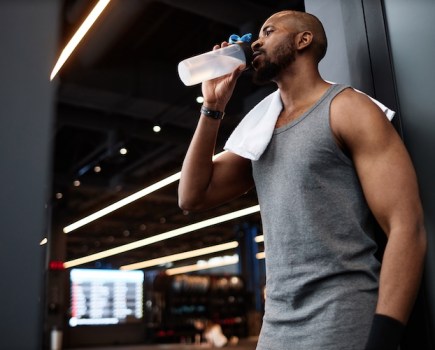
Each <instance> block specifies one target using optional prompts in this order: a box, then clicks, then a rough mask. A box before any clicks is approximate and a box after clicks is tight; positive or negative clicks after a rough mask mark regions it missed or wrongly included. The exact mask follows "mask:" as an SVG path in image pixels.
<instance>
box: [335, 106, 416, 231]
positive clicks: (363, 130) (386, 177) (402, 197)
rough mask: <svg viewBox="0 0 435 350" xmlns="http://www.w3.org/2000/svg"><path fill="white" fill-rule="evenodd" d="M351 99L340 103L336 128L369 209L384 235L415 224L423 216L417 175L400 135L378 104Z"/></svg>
mask: <svg viewBox="0 0 435 350" xmlns="http://www.w3.org/2000/svg"><path fill="white" fill-rule="evenodd" d="M353 102H354V103H353V106H352V108H347V107H346V104H344V106H341V107H343V114H341V115H340V112H339V113H338V114H339V117H338V119H339V120H340V123H341V125H340V126H339V127H338V130H339V133H340V138H341V140H342V141H343V143H344V145H345V147H346V148H347V150H348V152H349V153H350V155H351V157H352V160H353V162H354V165H355V169H356V172H357V174H358V177H359V179H360V182H361V186H362V189H363V192H364V195H365V198H366V200H367V203H368V205H369V207H370V209H371V211H372V212H373V214H374V215H375V217H376V219H377V220H378V222H379V224H380V225H381V227H382V228H383V230H384V232H385V233H386V234H387V235H388V234H389V232H391V230H392V227H397V226H398V225H400V226H412V225H416V224H417V223H418V222H419V221H421V216H422V210H421V205H420V199H419V193H418V185H417V179H416V175H415V171H414V167H413V165H412V162H411V159H410V157H409V154H408V152H407V150H406V148H405V146H404V144H403V142H402V140H401V138H400V136H399V135H398V134H397V132H396V131H395V129H394V128H393V126H392V125H391V123H390V122H389V121H388V120H387V119H386V118H385V116H384V114H383V113H382V112H381V111H380V110H379V109H378V108H377V106H374V105H372V103H371V102H367V101H365V100H364V99H361V100H360V99H358V98H357V101H353ZM355 104H356V106H355ZM350 113H352V114H351V115H350Z"/></svg>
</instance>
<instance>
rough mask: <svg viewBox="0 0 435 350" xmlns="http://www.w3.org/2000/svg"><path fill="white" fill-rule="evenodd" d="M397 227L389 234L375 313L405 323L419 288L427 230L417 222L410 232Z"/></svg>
mask: <svg viewBox="0 0 435 350" xmlns="http://www.w3.org/2000/svg"><path fill="white" fill-rule="evenodd" d="M399 230H400V229H399ZM399 230H397V231H396V232H394V231H391V232H390V234H389V239H388V243H387V246H386V249H385V253H384V257H383V261H382V268H381V275H380V283H379V298H378V304H377V308H376V313H378V314H381V315H386V316H390V317H392V318H394V319H396V320H398V321H400V322H401V323H402V324H406V323H407V321H408V318H409V315H410V313H411V310H412V308H413V305H414V301H415V298H416V295H417V293H418V289H419V287H420V280H421V275H422V271H423V265H424V257H425V253H426V233H425V230H424V227H423V226H422V225H417V227H416V228H415V229H414V233H413V234H409V232H406V233H405V232H400V231H399Z"/></svg>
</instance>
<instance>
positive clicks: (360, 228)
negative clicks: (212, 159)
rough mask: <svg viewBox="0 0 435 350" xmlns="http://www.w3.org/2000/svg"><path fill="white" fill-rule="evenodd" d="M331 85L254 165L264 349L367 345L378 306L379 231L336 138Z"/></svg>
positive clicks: (352, 349) (335, 90)
mask: <svg viewBox="0 0 435 350" xmlns="http://www.w3.org/2000/svg"><path fill="white" fill-rule="evenodd" d="M345 88H347V86H343V85H333V86H331V87H330V88H329V89H328V90H327V91H326V92H325V94H324V95H323V97H322V98H321V99H320V100H319V101H317V103H316V104H315V105H314V106H312V107H311V108H310V109H309V110H308V111H307V112H306V113H304V114H303V115H302V116H300V117H299V118H298V119H296V120H294V121H292V122H290V123H289V124H287V125H285V126H283V127H280V128H277V129H275V131H274V134H273V137H272V140H271V142H270V143H269V145H268V148H267V149H266V151H265V152H264V153H263V155H262V156H261V158H260V159H259V160H258V161H253V162H252V165H253V175H254V179H255V184H256V189H257V193H258V198H259V203H260V208H261V218H262V224H263V231H264V239H265V242H264V244H265V252H266V304H265V314H264V318H263V326H262V330H261V334H260V338H259V342H258V345H257V349H258V350H329V349H331V350H359V349H361V350H362V349H364V345H365V341H366V339H367V336H368V332H369V330H370V326H371V321H372V317H373V313H374V310H375V306H376V302H377V289H378V276H379V270H380V264H379V262H378V260H377V259H376V258H375V256H374V254H375V252H376V249H377V246H376V243H375V241H374V232H375V230H376V229H377V224H376V221H375V220H374V218H373V216H372V214H371V212H370V210H369V208H368V206H367V203H366V201H365V199H364V195H363V193H362V189H361V185H360V182H359V180H358V177H357V174H356V172H355V168H354V166H353V163H352V160H351V159H350V158H348V157H347V156H346V155H345V154H344V153H343V152H342V151H341V149H340V148H339V147H338V146H337V144H336V143H335V141H334V138H333V135H332V131H331V128H330V117H329V111H330V104H331V101H332V100H333V99H334V97H335V96H336V95H337V94H339V93H340V92H341V91H343V90H344V89H345Z"/></svg>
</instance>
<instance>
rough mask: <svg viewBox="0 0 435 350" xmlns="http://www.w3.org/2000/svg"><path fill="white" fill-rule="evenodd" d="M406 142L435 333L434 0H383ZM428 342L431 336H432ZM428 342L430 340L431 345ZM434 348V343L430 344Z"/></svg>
mask: <svg viewBox="0 0 435 350" xmlns="http://www.w3.org/2000/svg"><path fill="white" fill-rule="evenodd" d="M384 4H385V14H386V23H387V28H388V34H389V38H390V44H391V53H392V62H393V68H394V72H395V78H396V86H397V94H398V97H399V104H400V111H401V115H402V123H403V133H404V139H405V143H406V145H407V148H408V150H409V152H410V153H411V157H412V159H413V162H414V165H415V168H416V171H417V176H418V180H419V184H420V191H421V197H422V201H423V206H424V210H425V219H426V220H425V224H426V230H427V234H428V240H429V242H428V243H429V246H428V255H427V262H426V274H425V276H426V278H425V285H424V287H425V288H424V293H425V296H426V299H427V303H426V307H427V310H426V311H428V313H429V314H430V320H429V321H430V324H429V325H430V327H431V329H430V334H432V337H433V335H434V334H435V326H434V325H435V277H434V276H435V182H434V180H435V166H434V163H435V109H434V102H433V101H434V84H435V68H434V62H435V45H433V42H434V33H435V22H434V21H433V14H434V13H435V2H434V1H430V0H415V1H406V0H384ZM432 342H433V339H432ZM432 346H433V344H432ZM432 349H433V347H432Z"/></svg>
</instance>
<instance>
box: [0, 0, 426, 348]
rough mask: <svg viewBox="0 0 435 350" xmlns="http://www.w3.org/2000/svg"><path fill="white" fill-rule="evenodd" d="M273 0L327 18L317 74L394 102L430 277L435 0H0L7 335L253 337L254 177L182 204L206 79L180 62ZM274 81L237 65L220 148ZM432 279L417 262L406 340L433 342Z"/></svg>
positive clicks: (258, 306)
mask: <svg viewBox="0 0 435 350" xmlns="http://www.w3.org/2000/svg"><path fill="white" fill-rule="evenodd" d="M283 9H294V10H300V11H305V10H306V11H307V12H311V13H313V14H315V15H317V16H318V17H319V18H320V19H321V20H322V22H323V23H324V25H325V29H326V32H327V35H328V39H329V48H328V54H327V56H326V57H325V59H324V60H323V61H322V63H321V70H322V75H323V76H324V78H325V79H327V80H332V81H336V82H341V83H348V84H351V85H352V86H354V87H356V88H358V89H360V90H362V91H364V92H366V93H368V94H370V95H371V96H373V97H375V98H377V99H379V100H380V101H381V102H383V103H384V104H386V105H388V106H389V107H390V108H392V109H394V110H395V111H397V114H396V117H395V119H394V120H393V123H394V125H395V127H396V129H397V130H398V132H399V133H400V134H401V136H402V137H403V138H404V140H405V142H406V144H407V147H408V149H409V150H410V153H411V155H412V157H413V161H414V164H415V166H416V169H417V173H418V176H419V181H420V185H421V188H422V198H423V202H424V206H425V211H426V221H427V230H428V233H429V236H430V237H429V240H430V241H429V243H430V251H429V255H428V262H427V271H426V276H433V274H432V275H431V274H430V272H431V271H432V269H433V268H434V261H433V259H434V257H433V249H434V248H433V241H432V240H433V239H432V237H433V219H434V217H433V213H434V207H435V195H434V191H433V183H432V182H433V180H432V179H433V177H434V175H435V174H434V170H433V167H432V165H431V164H432V161H433V159H434V153H433V152H434V149H435V147H434V146H435V145H434V144H433V143H434V141H433V140H434V138H433V134H434V133H435V122H434V120H435V119H434V116H433V111H432V108H431V107H430V106H429V103H430V102H429V101H431V98H432V97H431V94H430V91H432V86H431V85H432V84H433V81H435V79H434V78H435V76H434V70H433V67H432V64H431V62H432V61H433V59H434V58H435V53H434V48H433V47H431V46H430V45H428V44H427V43H428V42H431V40H432V39H433V38H432V36H431V35H432V34H430V33H433V30H434V29H435V28H434V25H433V24H432V21H431V20H430V18H429V14H430V13H433V10H434V4H433V2H430V1H425V0H419V1H415V2H413V4H409V3H407V2H406V1H392V0H388V1H387V0H384V1H381V0H362V1H361V0H358V1H356V0H352V1H340V0H327V1H316V0H306V1H302V0H293V1H279V0H276V1H266V0H241V1H227V0H221V1H211V0H203V1H199V0H183V1H175V0H160V1H151V0H111V1H110V0H100V1H99V0H62V1H54V0H38V1H34V0H33V1H31V0H19V1H12V0H5V1H3V2H1V4H0V19H1V21H0V23H2V24H1V26H2V30H1V31H0V43H1V44H2V54H1V55H0V72H1V77H2V79H1V83H0V97H1V102H2V103H1V106H0V118H1V124H0V126H1V127H0V132H1V141H0V142H1V144H2V147H1V159H2V163H1V166H2V169H1V170H2V171H1V172H0V174H1V175H0V176H1V178H2V180H3V181H2V184H3V186H2V187H3V188H2V195H1V196H0V197H1V199H0V201H1V208H2V214H1V219H2V235H1V237H2V238H1V247H2V248H1V249H2V258H1V259H2V263H1V266H2V271H3V275H4V281H5V282H4V283H3V282H2V288H1V289H2V292H1V293H2V300H3V303H2V304H3V305H2V306H1V307H2V308H3V309H4V310H3V311H2V313H1V314H2V315H4V316H5V317H4V318H2V320H1V321H0V322H1V326H2V329H4V334H5V336H4V338H3V340H0V345H1V344H4V346H3V345H2V346H1V347H2V348H5V349H6V348H7V349H40V348H43V349H52V348H53V349H54V348H66V349H67V348H69V349H79V348H81V349H84V348H86V347H105V348H108V347H109V346H112V347H115V346H118V347H126V346H142V345H144V346H152V345H155V344H181V343H183V344H185V346H188V345H189V344H195V342H196V343H198V342H205V339H204V337H203V331H202V330H201V329H199V328H198V327H197V326H195V322H196V321H198V320H202V321H204V320H208V321H209V322H213V323H215V324H219V325H220V326H221V328H222V331H223V332H224V334H225V335H226V336H227V338H228V339H233V340H234V344H236V343H237V342H238V345H237V346H239V348H243V347H246V348H249V349H254V348H255V340H256V337H257V336H258V333H259V330H260V327H261V317H262V314H263V308H264V305H263V298H264V288H265V279H266V276H265V271H264V262H265V259H264V255H262V252H263V248H264V247H263V242H262V235H263V232H262V228H261V220H260V215H259V208H258V206H257V204H258V203H257V198H256V193H255V190H252V191H250V192H248V193H246V194H245V195H243V196H242V197H240V198H238V199H237V200H234V201H232V202H231V203H228V204H225V205H223V206H220V207H218V208H214V209H212V210H207V211H203V212H199V213H189V212H186V211H182V210H181V209H180V208H179V207H178V202H177V201H178V198H177V186H178V181H177V180H178V178H179V171H180V169H181V164H182V162H183V158H184V155H185V153H186V150H187V147H188V145H189V142H190V140H191V138H192V135H193V132H194V130H195V127H196V123H197V121H198V117H199V109H200V107H201V104H202V101H201V97H202V96H201V86H200V85H195V86H189V87H187V86H185V85H184V84H183V83H182V82H181V81H180V79H179V77H178V73H177V64H178V62H180V61H181V60H183V59H185V58H188V57H191V56H194V55H197V54H200V53H203V52H206V51H209V50H211V48H212V47H213V45H215V44H218V43H221V42H222V41H224V40H227V39H228V37H229V35H231V34H233V33H234V34H238V35H242V34H245V33H252V34H253V37H254V39H255V38H256V37H257V36H258V31H259V29H260V27H261V25H262V23H263V22H264V21H265V20H266V19H267V18H268V17H269V16H270V15H271V14H272V13H274V12H277V11H280V10H283ZM92 16H93V17H92ZM91 19H93V20H92V22H91ZM404 23H406V26H405V25H404ZM86 25H88V27H87V30H84V27H85V26H86ZM417 33H418V40H415V37H416V36H417ZM78 35H81V37H80V40H78V41H77V45H76V46H74V47H73V48H71V50H70V52H69V54H68V55H67V51H68V44H69V43H71V42H72V41H73V40H72V39H74V38H76V39H77V38H78ZM426 36H427V37H426ZM62 59H64V62H62ZM274 90H275V86H274V85H266V86H256V85H254V84H253V83H252V82H251V73H250V72H249V71H246V72H244V73H243V75H242V77H241V78H240V79H239V82H238V85H237V88H236V91H235V93H234V95H233V98H232V99H231V102H230V104H229V105H228V108H227V110H226V116H225V119H224V121H223V123H222V127H221V130H220V134H219V139H218V145H217V149H216V153H219V152H221V151H222V150H223V145H224V143H225V141H226V139H227V138H228V136H229V135H230V133H231V131H232V130H233V129H234V128H235V126H236V125H237V124H238V122H239V121H240V120H241V119H242V118H243V116H244V115H245V114H246V113H247V112H248V111H249V110H250V109H251V108H252V107H253V106H254V105H255V104H256V103H258V102H259V101H260V100H261V99H262V98H264V97H265V96H267V95H268V94H269V93H270V92H272V91H274ZM196 224H198V225H196ZM180 254H183V255H180ZM137 263H140V265H133V264H137ZM179 268H184V269H181V270H180V269H179ZM434 283H435V281H434V280H433V277H432V278H426V277H425V280H424V285H423V288H422V291H421V295H420V297H419V301H418V303H417V307H416V312H415V317H414V318H413V320H414V319H415V321H413V322H411V324H410V327H409V331H408V336H407V337H406V341H405V342H404V344H403V349H407V348H409V349H415V347H414V348H413V347H412V346H414V345H415V342H414V341H415V339H416V338H420V339H423V340H424V343H425V344H426V345H422V346H423V347H419V349H426V348H427V349H430V348H433V347H431V346H432V345H433V343H432V342H433V339H432V336H431V335H430V334H433V331H434V330H435V329H434V328H433V315H435V314H434V309H435V304H434V302H435V300H434V297H433V295H435V294H434ZM2 333H3V332H2ZM198 335H199V336H200V338H199V339H198ZM237 340H238V341H237ZM177 346H180V345H177ZM183 346H184V345H183ZM231 346H233V347H236V345H231ZM175 348H180V347H175Z"/></svg>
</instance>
